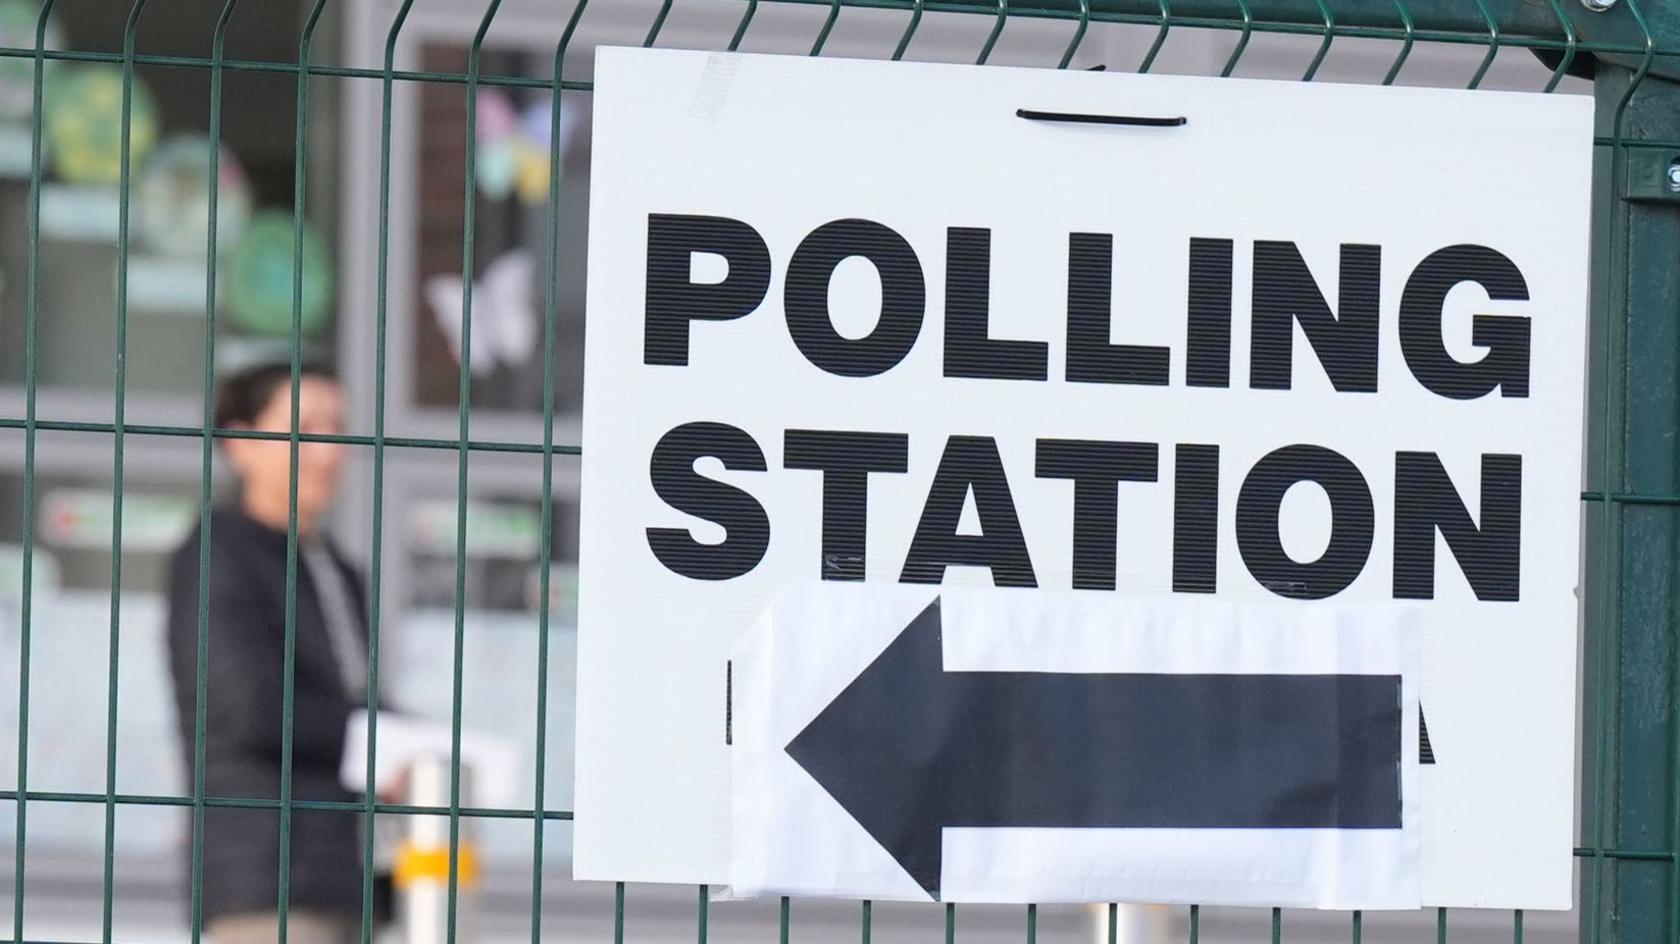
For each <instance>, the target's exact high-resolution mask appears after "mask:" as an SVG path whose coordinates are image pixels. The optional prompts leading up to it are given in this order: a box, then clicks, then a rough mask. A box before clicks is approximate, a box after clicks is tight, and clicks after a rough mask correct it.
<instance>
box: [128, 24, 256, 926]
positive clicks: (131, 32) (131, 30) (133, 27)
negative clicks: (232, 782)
mask: <svg viewBox="0 0 1680 944" xmlns="http://www.w3.org/2000/svg"><path fill="white" fill-rule="evenodd" d="M145 8H146V0H134V5H133V6H132V7H130V8H129V11H128V19H127V21H126V22H124V24H123V62H122V130H121V136H122V137H121V145H120V148H119V154H120V157H119V160H120V161H121V168H120V170H119V171H118V177H117V298H116V303H117V324H116V339H115V340H116V350H117V354H116V371H115V374H116V377H115V388H116V391H115V402H114V403H113V404H112V416H111V626H110V636H109V641H108V643H107V646H108V649H107V656H106V660H107V663H106V665H107V671H106V677H105V711H106V717H105V864H104V874H103V875H102V876H101V887H102V888H103V891H104V894H103V896H102V897H103V901H102V902H101V903H100V932H99V937H100V940H101V941H103V942H104V944H111V923H112V907H113V901H112V900H113V898H114V897H115V895H114V892H115V884H116V857H117V856H116V849H117V802H116V796H117V690H118V679H119V678H120V663H121V658H120V657H121V652H122V642H121V640H122V546H123V541H122V535H123V481H124V480H123V473H124V468H123V438H124V437H123V433H124V424H125V422H126V419H127V416H126V414H127V401H128V215H129V206H128V197H129V192H130V186H131V184H132V183H133V168H132V167H130V163H131V158H132V157H133V143H134V141H133V138H134V40H135V34H136V33H137V32H138V30H139V28H140V14H141V12H142V11H144V10H145ZM282 944H283V942H282Z"/></svg>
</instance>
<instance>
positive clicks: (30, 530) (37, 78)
mask: <svg viewBox="0 0 1680 944" xmlns="http://www.w3.org/2000/svg"><path fill="white" fill-rule="evenodd" d="M53 2H54V0H42V3H41V12H40V14H39V16H37V17H36V19H35V57H34V69H33V75H32V77H31V81H32V82H33V88H32V89H31V91H30V98H31V103H32V108H31V111H30V113H29V114H30V117H29V223H28V226H29V245H28V247H27V248H26V250H25V252H26V253H27V255H26V256H25V259H24V289H23V290H24V303H23V306H24V315H23V509H22V512H23V522H22V542H23V548H22V551H21V554H22V562H21V567H20V569H21V570H22V572H23V575H22V580H23V585H22V586H21V587H19V588H18V693H17V698H18V723H17V808H16V809H15V810H14V811H13V812H14V814H15V819H16V823H15V827H14V829H15V832H14V835H13V839H12V842H13V850H12V940H14V941H21V940H23V901H24V894H23V883H24V865H25V858H26V856H25V845H26V840H27V838H28V833H29V829H28V826H29V655H30V652H29V645H30V631H31V626H32V624H33V621H34V615H35V614H34V606H35V587H34V584H35V438H36V436H35V420H36V416H35V410H36V399H37V395H38V387H39V376H40V375H39V372H38V371H39V365H38V357H37V355H38V351H39V347H40V345H39V343H38V338H37V335H36V331H37V328H38V327H39V324H40V299H39V294H38V293H39V288H40V264H41V133H42V123H43V119H44V116H45V115H46V111H45V109H44V108H43V107H42V105H43V97H44V96H43V90H44V88H45V84H46V81H45V80H46V66H47V60H46V44H47V18H48V17H49V16H51V15H52V8H53Z"/></svg>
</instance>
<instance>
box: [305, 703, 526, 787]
mask: <svg viewBox="0 0 1680 944" xmlns="http://www.w3.org/2000/svg"><path fill="white" fill-rule="evenodd" d="M376 731H377V737H376V738H375V744H376V747H377V756H376V757H375V758H374V765H373V768H374V769H373V790H374V792H375V793H378V794H383V793H386V792H388V791H390V790H392V789H394V788H395V787H396V786H397V785H398V784H399V783H400V782H401V780H402V775H403V772H404V771H406V770H407V769H408V768H409V767H410V766H412V765H413V764H414V762H415V761H416V760H419V759H420V758H424V757H441V758H446V759H447V758H449V757H450V756H452V754H453V751H452V750H451V749H450V745H451V742H452V740H453V738H452V732H451V730H450V726H449V724H448V723H447V722H442V721H433V720H432V719H430V718H421V717H418V716H415V715H409V714H399V713H397V712H391V711H381V712H380V713H379V720H378V727H377V729H376ZM367 734H368V712H367V711H366V709H360V708H358V709H357V710H355V711H353V712H351V713H350V718H349V720H348V721H346V722H345V726H344V757H343V760H341V761H340V763H339V767H338V780H339V783H341V784H342V785H343V786H344V788H345V789H346V790H353V791H355V792H357V793H362V792H365V791H366V790H367V755H368V736H367ZM461 764H462V766H463V767H464V768H466V769H468V770H471V772H472V776H471V777H470V778H467V777H463V778H462V783H463V785H465V784H469V783H470V784H471V795H470V796H463V797H462V798H461V805H463V806H476V807H492V808H496V807H508V806H512V805H513V804H514V803H515V802H516V801H517V794H518V790H517V788H516V786H515V784H516V783H517V782H518V774H519V761H518V749H517V747H516V746H515V744H514V742H513V741H511V740H509V739H508V738H504V737H500V736H498V735H494V734H489V733H486V732H484V731H465V730H463V731H462V732H461Z"/></svg>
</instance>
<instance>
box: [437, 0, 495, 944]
mask: <svg viewBox="0 0 1680 944" xmlns="http://www.w3.org/2000/svg"><path fill="white" fill-rule="evenodd" d="M501 6H502V0H489V3H488V4H487V5H486V6H485V9H484V18H483V19H482V20H481V21H479V24H478V31H477V32H476V33H474V34H473V39H472V45H471V46H470V47H468V50H467V128H466V139H467V140H466V145H467V154H466V162H465V163H466V171H465V178H464V182H463V184H462V187H463V199H464V201H465V207H464V209H463V210H462V219H461V363H460V372H459V376H458V383H459V389H458V391H457V393H456V406H457V411H458V420H459V424H460V425H459V437H460V438H459V440H458V444H457V447H456V452H455V456H456V464H455V614H454V615H455V625H454V657H453V660H452V661H451V675H452V678H451V680H450V695H449V757H450V764H449V884H448V895H447V898H448V901H447V905H446V912H447V918H446V923H445V929H446V930H445V937H444V939H445V940H446V941H447V942H448V944H455V938H456V932H457V927H456V925H457V920H458V917H459V908H460V887H461V861H460V860H461V856H460V849H461V694H462V691H461V690H462V678H463V675H464V672H463V669H464V668H465V666H464V662H465V659H466V635H467V629H466V627H467V622H466V621H467V469H468V460H469V459H470V457H471V455H472V450H471V448H470V438H469V435H468V434H469V420H470V416H471V413H472V323H473V308H472V302H473V249H474V242H475V239H476V227H475V219H476V216H477V207H478V190H477V176H478V88H479V70H480V67H481V65H482V60H483V57H484V38H485V36H487V35H489V33H490V25H491V24H492V23H493V22H495V19H496V13H497V12H498V11H499V10H500V9H501Z"/></svg>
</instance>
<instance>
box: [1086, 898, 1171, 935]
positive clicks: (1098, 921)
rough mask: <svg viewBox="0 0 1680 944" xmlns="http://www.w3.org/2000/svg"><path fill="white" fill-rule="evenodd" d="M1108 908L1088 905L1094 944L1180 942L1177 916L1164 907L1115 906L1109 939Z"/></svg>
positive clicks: (1169, 908)
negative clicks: (1111, 942)
mask: <svg viewBox="0 0 1680 944" xmlns="http://www.w3.org/2000/svg"><path fill="white" fill-rule="evenodd" d="M1109 908H1110V906H1109V905H1091V906H1090V915H1091V929H1092V935H1091V936H1092V941H1093V944H1109V942H1110V941H1111V940H1112V941H1113V944H1169V942H1172V941H1178V940H1181V939H1182V938H1183V936H1184V934H1183V929H1182V928H1180V927H1179V918H1178V914H1177V912H1179V911H1181V910H1182V909H1177V908H1171V907H1168V906H1166V905H1118V906H1114V915H1115V921H1114V937H1113V938H1112V939H1111V938H1110V937H1109V936H1108V915H1109Z"/></svg>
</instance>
